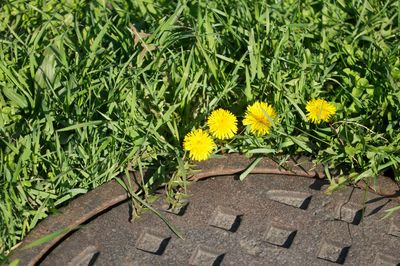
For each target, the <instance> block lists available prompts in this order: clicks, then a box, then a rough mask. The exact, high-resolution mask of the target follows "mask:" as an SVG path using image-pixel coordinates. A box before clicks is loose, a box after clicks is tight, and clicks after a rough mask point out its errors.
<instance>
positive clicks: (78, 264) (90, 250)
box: [67, 246, 100, 266]
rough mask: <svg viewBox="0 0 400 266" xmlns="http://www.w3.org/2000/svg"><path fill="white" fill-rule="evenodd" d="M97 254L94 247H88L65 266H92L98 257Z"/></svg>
mask: <svg viewBox="0 0 400 266" xmlns="http://www.w3.org/2000/svg"><path fill="white" fill-rule="evenodd" d="M99 254H100V253H99V251H98V250H97V248H96V247H95V246H88V247H86V248H85V249H84V250H83V251H82V252H81V253H79V254H78V255H77V256H76V257H74V258H73V259H72V260H71V261H70V262H69V263H68V264H67V265H68V266H84V265H85V266H86V265H92V264H93V263H94V262H95V260H96V259H97V257H98V256H99Z"/></svg>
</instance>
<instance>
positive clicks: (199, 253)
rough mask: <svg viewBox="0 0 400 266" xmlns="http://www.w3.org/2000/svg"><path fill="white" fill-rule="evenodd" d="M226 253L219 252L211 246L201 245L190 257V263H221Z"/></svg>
mask: <svg viewBox="0 0 400 266" xmlns="http://www.w3.org/2000/svg"><path fill="white" fill-rule="evenodd" d="M224 255H225V254H224V253H218V252H215V250H212V249H210V248H206V247H200V246H199V247H197V248H196V250H195V251H194V253H193V254H192V256H191V257H190V260H189V265H201V266H203V265H204V266H206V265H210V266H211V265H220V264H221V262H222V260H223V258H224Z"/></svg>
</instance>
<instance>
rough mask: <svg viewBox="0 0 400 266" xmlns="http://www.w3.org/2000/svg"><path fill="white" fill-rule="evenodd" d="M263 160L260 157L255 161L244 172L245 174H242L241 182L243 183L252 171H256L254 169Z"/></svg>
mask: <svg viewBox="0 0 400 266" xmlns="http://www.w3.org/2000/svg"><path fill="white" fill-rule="evenodd" d="M261 160H262V157H258V158H257V159H255V160H254V161H253V162H252V163H251V164H250V165H249V166H248V167H247V168H246V170H244V172H243V173H241V174H240V176H239V180H240V181H243V180H244V179H245V178H246V177H247V176H248V175H249V174H250V173H251V171H253V170H254V168H255V167H256V166H257V164H258V163H259V162H260V161H261Z"/></svg>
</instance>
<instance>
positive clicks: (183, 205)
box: [163, 200, 189, 216]
mask: <svg viewBox="0 0 400 266" xmlns="http://www.w3.org/2000/svg"><path fill="white" fill-rule="evenodd" d="M188 205H189V201H188V200H184V201H181V202H179V205H178V206H176V207H172V206H170V205H168V204H167V205H165V206H163V209H164V210H165V211H166V212H169V213H173V214H176V215H179V216H182V215H183V214H184V213H185V211H186V209H187V207H188Z"/></svg>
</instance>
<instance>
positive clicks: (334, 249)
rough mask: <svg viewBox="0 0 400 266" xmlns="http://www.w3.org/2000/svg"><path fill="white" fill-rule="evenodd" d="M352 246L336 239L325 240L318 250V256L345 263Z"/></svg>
mask: <svg viewBox="0 0 400 266" xmlns="http://www.w3.org/2000/svg"><path fill="white" fill-rule="evenodd" d="M349 248H350V247H347V246H343V245H340V244H339V243H336V242H334V241H327V240H324V241H323V242H322V245H321V247H320V249H319V252H318V256H317V257H318V258H320V259H324V260H328V261H332V262H336V263H339V264H343V262H344V260H345V259H346V256H347V253H348V251H349Z"/></svg>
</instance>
